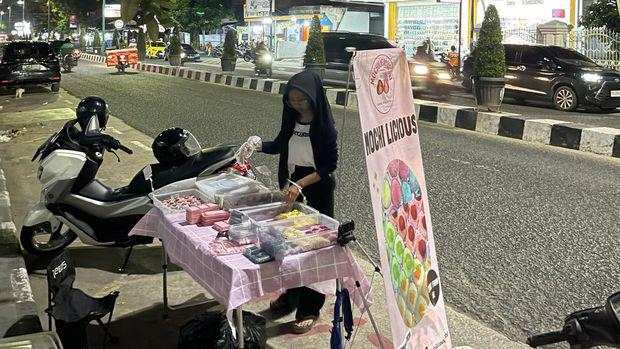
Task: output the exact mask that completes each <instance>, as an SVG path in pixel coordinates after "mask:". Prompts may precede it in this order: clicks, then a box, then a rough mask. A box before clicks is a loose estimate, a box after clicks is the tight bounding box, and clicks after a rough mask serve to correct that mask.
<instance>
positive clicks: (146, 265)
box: [0, 91, 525, 349]
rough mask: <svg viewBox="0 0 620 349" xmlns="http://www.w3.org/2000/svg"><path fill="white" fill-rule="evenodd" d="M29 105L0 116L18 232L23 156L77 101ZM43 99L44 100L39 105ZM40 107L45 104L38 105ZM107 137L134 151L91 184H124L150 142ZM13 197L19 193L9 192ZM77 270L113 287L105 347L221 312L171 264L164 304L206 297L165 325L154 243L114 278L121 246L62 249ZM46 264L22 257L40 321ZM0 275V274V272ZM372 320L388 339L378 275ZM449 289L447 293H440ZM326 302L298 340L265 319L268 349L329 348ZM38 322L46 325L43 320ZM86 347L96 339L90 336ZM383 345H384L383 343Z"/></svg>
mask: <svg viewBox="0 0 620 349" xmlns="http://www.w3.org/2000/svg"><path fill="white" fill-rule="evenodd" d="M27 97H28V98H32V100H33V101H36V105H34V106H29V107H20V108H17V109H18V110H21V111H16V110H14V109H13V110H12V111H11V112H8V113H3V115H2V117H1V118H0V129H7V128H16V127H17V128H22V127H25V128H26V131H25V132H24V133H22V134H20V135H19V136H18V137H16V138H14V139H12V140H11V141H10V142H8V143H2V144H0V154H1V157H2V163H1V167H2V168H4V169H5V170H6V176H7V179H8V182H7V184H8V190H9V191H10V192H11V193H12V194H13V195H12V198H13V199H14V200H13V205H12V209H13V217H14V218H15V223H16V225H17V228H18V229H19V227H20V225H21V221H22V219H23V216H24V214H25V212H26V210H27V208H28V206H29V205H31V204H32V203H33V202H34V201H35V200H37V199H38V196H39V190H40V187H39V184H38V183H37V179H36V167H37V164H36V163H32V162H30V157H31V156H32V153H33V152H34V150H35V149H36V148H37V147H38V146H39V144H40V143H41V142H42V141H43V140H44V139H45V138H47V137H48V136H49V134H51V133H52V132H53V131H55V130H57V129H58V128H59V127H60V125H62V124H63V123H64V122H65V121H66V120H67V119H69V118H71V117H72V116H73V112H72V110H71V109H70V108H69V106H74V105H75V104H76V103H77V100H76V99H75V98H74V97H72V96H70V95H68V94H67V93H65V92H64V91H63V92H62V93H61V94H60V95H50V94H48V93H45V94H41V95H30V96H28V95H27ZM46 102H47V103H46ZM43 103H46V104H43ZM108 132H109V133H110V134H111V135H113V136H114V137H116V138H118V139H120V140H121V141H122V142H123V143H124V144H127V145H128V146H129V147H131V148H132V149H133V150H134V152H135V153H134V155H127V154H119V156H120V157H121V164H120V165H117V163H116V159H115V158H114V157H113V156H108V157H106V159H107V160H106V161H105V163H104V165H103V167H102V169H101V171H100V175H99V176H98V178H99V179H101V180H102V181H104V182H106V183H107V184H109V185H111V186H120V185H124V184H126V183H127V182H128V181H129V180H130V178H131V177H132V176H133V174H134V173H136V172H137V171H139V170H140V169H141V168H142V166H143V165H144V164H145V163H147V162H151V161H153V158H152V155H151V152H150V147H149V145H150V144H151V142H152V139H151V138H149V137H147V136H146V135H144V134H142V133H141V132H139V131H137V130H135V129H133V128H131V127H130V126H128V125H126V124H125V123H123V122H122V121H120V120H119V119H117V118H114V117H112V118H111V119H110V123H109V127H108ZM17 193H19V195H17ZM70 251H71V254H72V257H73V258H74V260H75V263H76V267H77V279H76V287H78V288H80V289H82V290H84V291H85V292H87V293H89V294H91V295H94V296H101V295H104V294H107V293H108V292H110V291H112V290H116V289H118V290H120V298H119V300H118V303H117V308H116V310H115V314H114V318H113V323H112V331H113V333H114V334H115V335H117V336H119V337H120V343H119V344H118V345H108V347H109V348H147V347H148V348H151V349H157V348H173V347H175V346H176V340H177V335H178V330H179V328H180V326H181V325H182V324H183V323H185V322H186V321H188V320H189V319H190V318H192V317H193V316H194V315H196V314H199V313H200V312H203V311H205V310H209V309H210V310H216V309H217V310H221V309H222V308H221V306H219V305H218V304H217V302H215V301H214V300H212V299H210V298H211V297H210V296H209V295H205V294H204V290H203V289H202V288H201V287H200V286H199V285H198V284H196V283H195V282H194V281H193V280H192V279H191V278H190V277H189V276H188V275H187V274H186V273H185V272H183V271H182V270H180V269H179V268H178V267H174V266H172V268H171V272H170V273H169V295H170V302H171V304H182V303H187V302H192V301H196V300H207V303H206V304H204V305H201V306H192V307H189V308H186V309H183V310H176V311H172V312H171V317H170V319H168V320H163V319H162V318H161V299H162V298H161V297H162V296H161V292H162V290H161V271H160V258H161V249H160V247H159V246H156V245H151V246H144V247H139V248H136V250H135V251H134V255H133V257H132V259H131V261H130V264H129V267H128V270H127V274H119V273H118V272H117V271H116V269H117V267H118V266H119V264H120V263H121V259H122V254H123V252H124V251H123V250H122V249H104V248H96V247H91V246H85V245H83V244H81V243H79V242H76V243H74V244H73V245H72V246H71V248H70ZM358 261H359V262H360V264H361V265H362V266H363V268H364V269H365V270H366V271H367V275H371V271H372V267H371V265H370V263H368V262H367V261H365V260H364V259H363V258H362V257H359V256H358ZM46 263H47V261H45V260H41V259H33V258H27V265H28V270H29V272H30V282H31V286H32V290H33V295H34V300H35V301H36V302H37V308H38V314H39V316H40V317H41V319H42V320H45V319H46V318H45V317H44V314H43V309H44V308H45V307H46V302H47V300H46V297H47V294H46V290H47V286H46V282H45V276H44V267H45V265H46ZM0 273H2V275H4V273H5V270H1V271H0ZM373 285H374V304H375V305H374V306H373V307H372V313H373V315H374V316H375V318H376V320H377V322H378V324H379V327H380V331H381V334H382V336H383V337H386V338H390V337H391V335H390V332H389V318H388V316H387V313H386V310H385V304H384V296H383V293H384V288H383V283H382V280H381V279H380V277H379V276H378V275H375V277H374V283H373ZM446 292H450V290H446ZM275 296H276V295H268V296H267V297H264V298H262V299H260V300H257V301H255V302H252V303H250V304H249V305H248V306H247V308H246V309H247V310H250V311H254V312H261V311H263V310H265V309H267V308H268V304H269V301H270V300H271V299H274V298H275ZM333 301H334V300H333V297H328V299H327V302H326V305H325V307H324V308H323V312H322V314H321V321H320V323H319V324H318V325H317V326H316V327H315V329H314V330H313V331H312V332H310V333H308V334H306V335H301V336H298V335H294V334H291V333H290V332H289V331H288V330H287V324H288V323H289V322H290V321H292V316H288V317H285V318H282V319H278V320H271V321H269V322H268V331H267V335H268V337H269V340H268V347H269V348H293V347H296V348H326V347H328V343H329V330H330V328H331V318H332V316H331V314H332V311H333ZM447 313H448V318H449V322H450V331H451V334H452V338H453V344H454V345H455V346H465V345H467V346H471V347H473V348H525V345H524V344H523V343H517V342H513V341H511V340H510V339H508V338H506V337H505V336H503V335H502V334H500V333H498V332H496V331H494V330H493V329H491V328H488V327H486V326H484V325H483V324H481V323H479V322H477V321H476V320H473V319H471V318H469V317H468V316H466V315H465V314H461V313H459V312H457V311H455V310H453V309H452V308H450V307H448V309H447ZM354 318H355V323H356V324H357V325H358V326H356V327H359V330H358V333H357V335H356V337H355V342H354V344H353V346H352V347H353V348H377V347H378V346H377V338H376V336H375V334H374V332H373V330H372V326H371V324H370V323H369V321H368V317H367V315H365V316H361V317H360V313H359V311H358V310H357V309H356V308H354ZM45 323H46V322H45ZM91 333H92V335H93V336H95V337H97V338H100V332H99V331H98V330H97V329H96V328H94V327H93V328H91ZM93 342H97V343H98V341H97V340H96V339H95V340H94V341H93ZM387 347H388V348H391V346H390V345H388V346H387Z"/></svg>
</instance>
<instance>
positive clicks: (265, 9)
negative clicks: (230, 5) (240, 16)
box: [244, 0, 271, 18]
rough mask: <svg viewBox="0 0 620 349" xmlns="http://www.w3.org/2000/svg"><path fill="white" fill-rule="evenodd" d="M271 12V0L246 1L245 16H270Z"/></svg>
mask: <svg viewBox="0 0 620 349" xmlns="http://www.w3.org/2000/svg"><path fill="white" fill-rule="evenodd" d="M270 13H271V1H270V0H247V1H246V3H245V14H244V17H245V18H255V17H268V16H269V15H270Z"/></svg>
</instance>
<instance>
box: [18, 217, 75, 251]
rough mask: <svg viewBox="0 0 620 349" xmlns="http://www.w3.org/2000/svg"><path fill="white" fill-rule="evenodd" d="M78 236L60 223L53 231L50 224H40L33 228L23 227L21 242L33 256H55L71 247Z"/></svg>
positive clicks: (20, 236)
mask: <svg viewBox="0 0 620 349" xmlns="http://www.w3.org/2000/svg"><path fill="white" fill-rule="evenodd" d="M76 237H77V235H75V233H74V232H72V231H71V230H70V229H69V228H68V227H65V226H64V224H62V223H60V224H59V225H58V228H56V230H55V231H52V228H51V224H50V223H49V222H44V223H40V224H37V225H34V226H31V227H26V226H24V227H22V231H21V233H20V235H19V241H20V242H21V244H22V247H23V248H24V250H26V252H28V253H29V254H32V255H37V256H43V255H54V254H56V253H57V252H58V251H62V250H63V249H65V247H67V246H69V245H71V243H72V242H73V240H75V238H76Z"/></svg>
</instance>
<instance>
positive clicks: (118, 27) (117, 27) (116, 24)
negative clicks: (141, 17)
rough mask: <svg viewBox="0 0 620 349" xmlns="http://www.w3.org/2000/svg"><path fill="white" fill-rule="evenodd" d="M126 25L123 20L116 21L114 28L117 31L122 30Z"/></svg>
mask: <svg viewBox="0 0 620 349" xmlns="http://www.w3.org/2000/svg"><path fill="white" fill-rule="evenodd" d="M124 25H125V23H124V22H123V20H121V19H117V20H115V21H114V28H116V29H122V28H123V26H124Z"/></svg>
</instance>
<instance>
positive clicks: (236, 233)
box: [228, 222, 258, 245]
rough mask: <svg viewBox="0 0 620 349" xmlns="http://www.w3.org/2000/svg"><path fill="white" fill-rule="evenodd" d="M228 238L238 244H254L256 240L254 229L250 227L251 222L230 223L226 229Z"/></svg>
mask: <svg viewBox="0 0 620 349" xmlns="http://www.w3.org/2000/svg"><path fill="white" fill-rule="evenodd" d="M228 239H229V240H232V241H235V242H237V243H238V244H240V245H246V244H255V243H257V242H258V238H257V236H256V231H255V230H254V229H253V228H252V223H251V222H243V223H241V224H235V225H231V226H230V228H229V229H228Z"/></svg>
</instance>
